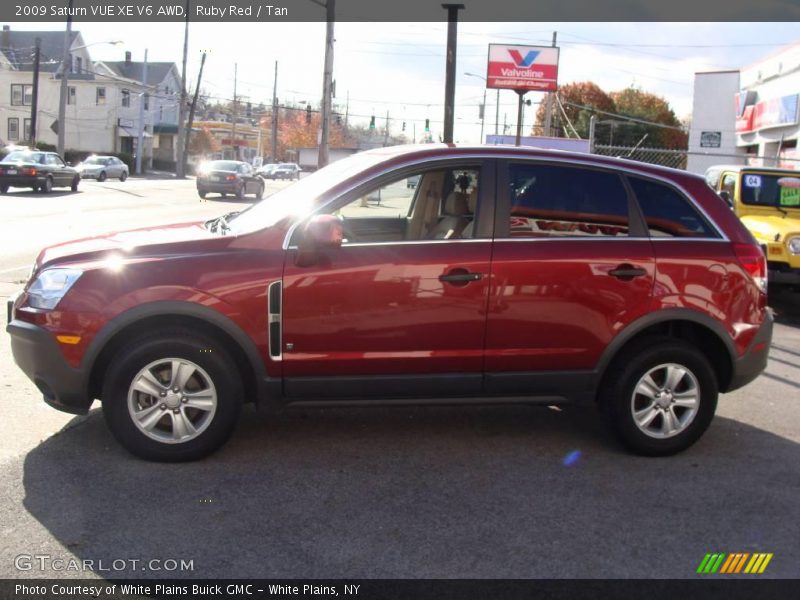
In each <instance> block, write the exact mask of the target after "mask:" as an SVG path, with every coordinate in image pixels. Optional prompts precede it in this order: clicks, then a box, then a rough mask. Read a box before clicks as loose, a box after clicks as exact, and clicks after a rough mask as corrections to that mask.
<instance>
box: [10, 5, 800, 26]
mask: <svg viewBox="0 0 800 600" xmlns="http://www.w3.org/2000/svg"><path fill="white" fill-rule="evenodd" d="M322 4H324V2H322ZM464 5H465V8H464V10H462V11H461V12H460V13H459V21H471V22H506V21H507V22H510V23H520V22H527V21H530V22H551V21H567V22H575V21H579V22H587V21H605V22H608V21H627V22H643V21H672V22H678V21H692V22H700V21H704V22H719V21H739V22H753V21H761V22H769V21H800V2H798V1H797V0H771V1H770V2H758V1H756V0H704V1H701V2H697V0H671V1H670V2H664V0H635V1H631V0H577V1H576V0H572V1H569V0H567V1H565V0H536V1H532V0H465V1H464ZM69 6H70V1H69V0H41V1H38V2H37V1H36V0H2V2H0V21H6V22H63V21H65V20H66V17H67V11H68V10H70V9H69V8H68V7H69ZM71 6H72V8H71V10H70V12H71V15H72V18H73V21H75V22H76V23H80V22H90V21H96V22H114V23H125V22H158V21H161V22H168V21H183V20H184V19H185V18H186V12H185V9H186V0H72V3H71ZM325 18H326V12H325V9H324V8H323V7H322V6H320V4H319V3H317V2H314V1H312V0H190V2H189V20H190V21H195V22H216V23H225V22H229V23H230V22H242V23H244V22H251V23H255V22H263V23H272V22H286V21H293V22H313V21H325ZM336 20H337V21H368V22H371V21H395V22H399V21H416V22H437V21H438V22H442V21H445V20H446V13H445V11H444V9H442V7H441V2H440V1H438V0H437V1H433V0H402V1H397V0H336Z"/></svg>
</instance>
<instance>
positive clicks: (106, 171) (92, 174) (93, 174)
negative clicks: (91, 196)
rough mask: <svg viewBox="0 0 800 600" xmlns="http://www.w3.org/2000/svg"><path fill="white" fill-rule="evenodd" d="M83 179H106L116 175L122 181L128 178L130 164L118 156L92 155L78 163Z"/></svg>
mask: <svg viewBox="0 0 800 600" xmlns="http://www.w3.org/2000/svg"><path fill="white" fill-rule="evenodd" d="M75 168H76V169H78V172H79V173H80V174H81V179H97V181H105V180H106V179H108V178H109V177H116V178H118V179H119V180H120V181H125V180H126V179H127V178H128V174H129V173H128V165H126V164H125V163H124V162H122V161H121V160H120V159H118V158H117V157H116V156H90V157H88V158H87V159H86V160H84V161H83V162H82V163H80V164H78V166H77V167H75Z"/></svg>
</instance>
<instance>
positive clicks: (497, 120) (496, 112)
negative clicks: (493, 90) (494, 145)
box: [494, 88, 505, 135]
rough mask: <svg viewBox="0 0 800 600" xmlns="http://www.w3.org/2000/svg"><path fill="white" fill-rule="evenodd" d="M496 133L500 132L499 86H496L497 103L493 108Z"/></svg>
mask: <svg viewBox="0 0 800 600" xmlns="http://www.w3.org/2000/svg"><path fill="white" fill-rule="evenodd" d="M498 133H500V88H497V105H496V106H495V109H494V134H495V135H497V134H498ZM503 133H505V131H504V132H503Z"/></svg>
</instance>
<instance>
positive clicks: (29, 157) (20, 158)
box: [3, 152, 44, 164]
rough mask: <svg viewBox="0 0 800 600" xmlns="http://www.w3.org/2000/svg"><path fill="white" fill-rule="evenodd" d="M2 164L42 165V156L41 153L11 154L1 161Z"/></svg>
mask: <svg viewBox="0 0 800 600" xmlns="http://www.w3.org/2000/svg"><path fill="white" fill-rule="evenodd" d="M3 162H32V163H41V164H44V154H42V153H41V152H12V153H11V154H9V155H8V156H6V157H5V158H4V159H3Z"/></svg>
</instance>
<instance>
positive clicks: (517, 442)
mask: <svg viewBox="0 0 800 600" xmlns="http://www.w3.org/2000/svg"><path fill="white" fill-rule="evenodd" d="M576 450H577V451H578V452H579V454H576V453H575V451H576ZM568 457H569V458H568ZM798 464H800V446H799V445H798V444H797V443H794V442H792V441H790V440H787V439H784V438H781V437H779V436H776V435H774V434H771V433H767V432H765V431H763V430H760V429H758V428H755V427H752V426H749V425H744V424H742V423H740V422H738V421H734V420H731V419H725V418H720V417H717V419H716V420H715V422H714V423H713V424H712V427H711V429H710V430H709V431H708V432H707V433H706V435H705V437H704V438H703V439H702V440H701V441H700V442H699V443H698V444H696V445H695V446H694V447H693V448H691V449H690V450H689V451H687V452H684V453H683V454H680V455H678V456H675V457H672V458H667V459H652V458H651V459H648V458H641V457H636V456H632V455H629V454H627V453H625V452H624V451H622V450H621V449H620V448H619V447H618V446H616V444H615V443H614V442H613V441H612V440H611V439H610V438H609V437H608V436H607V435H606V434H605V433H604V430H603V428H602V427H601V426H600V423H599V422H598V419H597V415H596V413H595V412H594V411H593V410H590V409H585V410H584V409H565V410H564V411H562V412H558V411H555V410H548V409H546V408H529V407H521V406H520V407H514V406H511V407H448V408H444V407H439V408H424V409H408V408H398V409H378V408H376V409H339V410H332V409H327V410H325V409H319V410H302V411H301V410H296V411H287V412H286V413H283V414H281V415H276V416H268V415H263V414H260V413H257V412H256V411H255V410H254V409H252V408H251V407H248V408H247V409H246V410H245V411H244V413H243V417H242V420H241V422H240V426H239V428H238V430H237V432H236V433H235V435H234V437H233V439H232V440H231V442H229V443H228V445H227V446H225V447H224V448H223V449H222V450H221V451H219V452H218V453H216V454H215V455H213V456H211V457H210V458H208V459H206V460H204V461H201V462H196V463H190V464H182V465H174V464H173V465H168V464H156V463H147V462H143V461H140V460H137V459H135V458H132V457H131V456H130V455H128V454H127V453H126V452H125V451H124V450H122V449H121V448H120V447H119V446H118V445H117V444H116V442H115V440H114V439H113V438H112V437H111V435H110V433H109V432H108V430H107V429H106V426H105V423H104V422H103V419H102V416H101V415H100V414H99V413H98V412H94V413H92V414H91V415H90V417H89V418H88V419H86V420H85V421H84V422H82V423H79V424H77V425H75V426H73V427H72V428H66V429H65V430H64V431H62V432H61V433H60V434H58V435H56V436H54V437H52V438H50V439H48V440H47V441H45V442H44V443H42V444H41V445H40V446H38V447H37V448H35V449H34V450H33V451H31V452H30V453H29V454H28V455H27V457H26V458H25V462H24V490H25V499H24V506H25V508H26V509H27V511H28V512H29V513H30V514H31V515H32V516H33V517H34V518H35V519H37V520H38V521H39V522H40V523H41V524H42V525H43V526H44V527H45V528H46V529H47V530H48V531H49V532H50V533H51V534H52V535H53V536H54V537H55V538H56V540H57V541H58V542H59V543H60V544H61V545H63V546H64V547H65V550H64V553H65V554H66V557H67V558H69V555H70V553H72V554H74V555H75V556H77V557H78V558H81V559H87V560H95V561H97V560H101V559H102V560H103V561H104V562H105V563H107V564H108V563H110V562H111V561H113V560H115V559H120V558H125V559H130V558H135V559H142V560H149V559H152V558H160V559H165V558H172V559H178V560H180V559H184V560H193V561H194V571H193V572H191V573H169V574H166V573H159V572H155V573H153V572H137V571H132V572H124V571H123V572H119V573H114V576H116V577H121V576H129V577H159V576H190V577H304V578H325V577H335V578H341V577H359V578H361V577H376V578H382V577H401V578H402V577H410V578H424V577H447V578H466V577H473V578H486V577H489V578H495V577H501V578H502V577H512V578H514V577H516V578H529V577H557V578H560V577H602V578H606V577H668V578H675V577H678V578H684V577H693V576H695V569H696V568H697V565H698V563H699V561H700V560H701V559H702V557H703V555H704V554H705V553H706V552H711V551H726V552H753V551H762V552H773V553H775V558H774V559H773V561H772V563H771V564H770V567H769V575H771V576H773V577H775V576H783V577H788V576H793V577H796V576H797V575H798V570H797V562H796V558H797V554H796V551H797V539H798V535H799V534H800V530H799V528H798V522H799V521H800V520H798V518H797V516H798V509H797V506H798V503H797V498H798V497H800V496H799V494H800V478H798V476H797V465H798ZM6 543H7V544H8V543H12V540H10V539H6ZM14 543H15V548H16V546H18V545H21V544H22V542H21V541H16V542H14ZM20 550H21V549H20Z"/></svg>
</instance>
